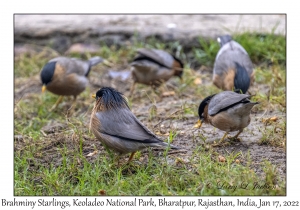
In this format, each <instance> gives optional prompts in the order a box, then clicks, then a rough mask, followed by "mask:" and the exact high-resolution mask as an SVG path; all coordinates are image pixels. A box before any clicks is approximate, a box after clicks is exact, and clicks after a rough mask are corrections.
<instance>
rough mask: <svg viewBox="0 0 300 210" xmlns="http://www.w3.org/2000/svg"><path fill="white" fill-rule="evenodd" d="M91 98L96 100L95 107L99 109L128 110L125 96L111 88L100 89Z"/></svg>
mask: <svg viewBox="0 0 300 210" xmlns="http://www.w3.org/2000/svg"><path fill="white" fill-rule="evenodd" d="M92 97H93V98H95V99H96V105H97V106H99V108H100V109H118V108H121V107H127V108H129V106H128V103H127V100H126V98H125V96H123V94H122V93H120V92H118V91H117V90H115V89H113V88H111V87H102V88H101V89H100V90H98V91H97V92H96V94H95V95H93V96H92Z"/></svg>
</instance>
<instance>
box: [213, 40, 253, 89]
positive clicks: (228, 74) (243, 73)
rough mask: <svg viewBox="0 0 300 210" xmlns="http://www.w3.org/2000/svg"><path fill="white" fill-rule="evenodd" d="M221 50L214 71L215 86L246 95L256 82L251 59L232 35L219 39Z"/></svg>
mask: <svg viewBox="0 0 300 210" xmlns="http://www.w3.org/2000/svg"><path fill="white" fill-rule="evenodd" d="M218 42H219V44H220V47H221V48H220V50H219V52H218V54H217V56H216V59H215V63H214V69H213V84H214V85H216V86H217V87H218V88H220V89H222V90H233V91H236V92H242V93H246V92H247V91H248V89H249V87H250V85H251V84H252V83H253V81H254V71H253V64H252V62H251V59H250V57H249V55H248V53H247V52H246V50H245V49H244V48H243V47H242V46H241V45H240V44H239V43H237V42H236V41H234V40H232V37H231V36H230V35H225V36H220V37H218Z"/></svg>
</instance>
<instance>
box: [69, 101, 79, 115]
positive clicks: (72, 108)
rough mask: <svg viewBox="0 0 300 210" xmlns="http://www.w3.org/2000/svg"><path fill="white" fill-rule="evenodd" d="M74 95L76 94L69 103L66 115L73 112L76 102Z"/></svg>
mask: <svg viewBox="0 0 300 210" xmlns="http://www.w3.org/2000/svg"><path fill="white" fill-rule="evenodd" d="M76 97H77V96H74V98H73V102H72V105H71V107H70V108H69V109H68V115H72V114H73V112H74V109H75V108H74V107H75V103H76Z"/></svg>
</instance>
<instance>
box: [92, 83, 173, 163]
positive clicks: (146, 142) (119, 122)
mask: <svg viewBox="0 0 300 210" xmlns="http://www.w3.org/2000/svg"><path fill="white" fill-rule="evenodd" d="M93 97H94V98H95V99H96V103H95V105H94V108H93V111H92V115H91V121H90V129H91V130H92V132H93V133H94V135H95V136H96V138H97V139H98V140H100V141H101V142H102V143H103V144H104V145H105V146H106V147H108V148H110V149H112V150H114V151H115V152H117V153H118V154H119V155H123V154H127V153H131V156H130V157H129V160H128V162H130V161H131V160H132V158H133V156H134V154H135V152H136V151H138V150H142V149H144V148H146V147H168V146H169V144H168V143H166V142H164V141H162V140H161V139H159V138H158V137H157V136H156V135H155V134H154V133H152V132H151V131H150V130H149V129H148V128H146V127H145V126H144V125H143V124H142V123H141V122H140V121H139V120H138V119H137V118H136V117H135V115H134V114H133V113H132V112H131V110H130V109H129V107H128V104H127V101H126V99H125V97H124V96H123V95H122V94H121V93H120V92H118V91H116V90H115V89H113V88H110V87H103V88H101V89H100V90H98V91H97V93H96V95H94V96H93ZM170 148H171V149H178V147H176V146H174V145H172V144H170Z"/></svg>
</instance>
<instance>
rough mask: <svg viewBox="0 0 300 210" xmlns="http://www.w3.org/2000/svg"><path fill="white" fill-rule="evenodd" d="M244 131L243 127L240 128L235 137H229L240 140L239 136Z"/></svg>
mask: <svg viewBox="0 0 300 210" xmlns="http://www.w3.org/2000/svg"><path fill="white" fill-rule="evenodd" d="M242 132H243V129H242V130H240V131H239V132H238V133H237V134H236V135H235V136H234V137H228V138H229V139H230V140H235V139H237V140H240V139H239V138H238V136H239V135H240V134H241V133H242Z"/></svg>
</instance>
